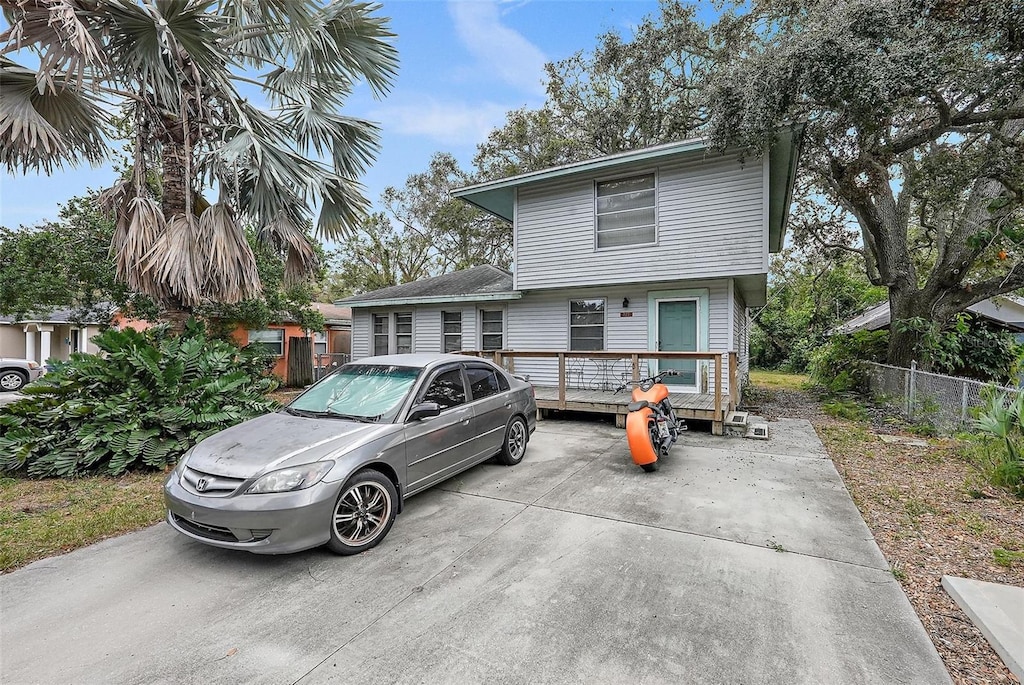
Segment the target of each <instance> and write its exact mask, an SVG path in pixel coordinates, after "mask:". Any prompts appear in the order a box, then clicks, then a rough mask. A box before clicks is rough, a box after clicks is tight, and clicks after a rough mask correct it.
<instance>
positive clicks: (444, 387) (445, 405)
mask: <svg viewBox="0 0 1024 685" xmlns="http://www.w3.org/2000/svg"><path fill="white" fill-rule="evenodd" d="M423 401H424V402H437V404H438V406H439V407H441V411H444V410H445V409H450V408H451V407H456V406H458V405H460V404H465V402H466V387H465V385H463V383H462V370H461V369H458V368H455V369H450V370H448V371H442V372H441V373H439V374H438V375H437V376H434V380H432V381H430V385H428V386H427V390H426V392H424V393H423Z"/></svg>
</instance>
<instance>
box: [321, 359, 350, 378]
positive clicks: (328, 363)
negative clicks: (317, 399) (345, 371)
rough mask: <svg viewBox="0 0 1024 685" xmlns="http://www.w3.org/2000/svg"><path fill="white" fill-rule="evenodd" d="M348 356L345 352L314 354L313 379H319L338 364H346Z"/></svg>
mask: <svg viewBox="0 0 1024 685" xmlns="http://www.w3.org/2000/svg"><path fill="white" fill-rule="evenodd" d="M350 358H351V357H350V356H349V355H347V354H314V355H313V379H314V380H320V379H321V378H323V377H324V376H326V375H327V374H329V373H331V372H332V371H334V370H335V369H337V368H338V367H339V366H341V365H343V364H348V361H349V359H350Z"/></svg>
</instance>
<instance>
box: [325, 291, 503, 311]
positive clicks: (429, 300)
mask: <svg viewBox="0 0 1024 685" xmlns="http://www.w3.org/2000/svg"><path fill="white" fill-rule="evenodd" d="M522 297H523V294H522V293H521V292H519V291H511V292H503V293H477V294H468V295H430V296H425V297H389V298H385V299H380V300H345V301H344V302H345V306H346V307H352V308H353V309H365V308H367V307H394V306H404V305H414V304H447V303H449V302H502V301H508V300H519V299H522Z"/></svg>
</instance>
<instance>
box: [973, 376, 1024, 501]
mask: <svg viewBox="0 0 1024 685" xmlns="http://www.w3.org/2000/svg"><path fill="white" fill-rule="evenodd" d="M977 426H978V429H979V430H980V431H981V432H982V433H983V436H982V437H981V438H980V439H975V440H971V441H969V442H968V443H967V447H966V448H965V450H964V452H963V454H964V456H965V457H966V458H967V460H968V461H969V462H970V463H971V464H973V465H974V466H975V467H976V468H978V469H979V470H980V471H981V473H982V476H983V477H984V478H985V480H987V481H988V482H989V483H990V484H992V485H995V486H996V487H1003V488H1006V489H1008V490H1009V491H1010V492H1012V493H1013V494H1014V495H1016V496H1017V497H1021V498H1024V461H1022V459H1021V456H1022V454H1024V451H1022V448H1024V394H1019V395H1017V397H1016V398H1015V399H1013V400H1012V401H1011V400H1009V399H1008V398H1007V396H1006V395H996V396H993V397H992V398H990V399H989V402H988V404H987V405H986V406H985V408H984V409H983V410H982V412H981V413H980V414H979V416H978V422H977Z"/></svg>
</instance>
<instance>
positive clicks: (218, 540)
mask: <svg viewBox="0 0 1024 685" xmlns="http://www.w3.org/2000/svg"><path fill="white" fill-rule="evenodd" d="M341 485H342V484H341V483H340V482H333V483H324V482H321V483H317V484H316V485H314V486H313V487H310V488H306V489H305V490H298V491H296V492H280V493H271V494H266V495H233V496H229V497H204V496H202V495H196V494H194V493H191V492H189V491H188V490H186V489H185V488H184V487H182V486H181V484H180V483H179V481H178V474H177V473H172V474H171V476H170V477H169V478H168V480H167V482H166V483H165V484H164V502H165V503H166V505H167V523H169V524H170V525H171V527H172V528H174V529H175V530H177V531H178V532H179V533H181V534H182V535H186V536H188V537H190V538H192V539H193V540H197V541H199V542H202V543H204V544H207V545H213V546H214V547H223V548H226V549H239V550H245V551H247V552H253V553H256V554H288V553H291V552H299V551H301V550H304V549H310V548H312V547H319V546H320V545H323V544H326V543H327V541H328V540H330V537H331V532H330V530H331V516H332V513H333V511H334V504H335V502H336V500H337V498H338V493H339V491H340V490H341Z"/></svg>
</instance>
